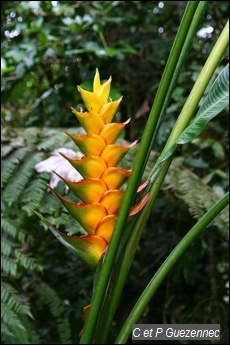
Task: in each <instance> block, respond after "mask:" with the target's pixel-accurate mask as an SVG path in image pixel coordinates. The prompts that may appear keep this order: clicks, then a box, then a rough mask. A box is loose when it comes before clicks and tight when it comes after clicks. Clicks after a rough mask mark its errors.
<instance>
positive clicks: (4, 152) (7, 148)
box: [1, 145, 14, 158]
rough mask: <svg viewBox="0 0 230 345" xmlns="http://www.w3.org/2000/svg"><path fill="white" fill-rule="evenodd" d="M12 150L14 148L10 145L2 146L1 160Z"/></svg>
mask: <svg viewBox="0 0 230 345" xmlns="http://www.w3.org/2000/svg"><path fill="white" fill-rule="evenodd" d="M13 150H14V148H13V146H11V145H6V146H2V147H1V158H5V157H6V156H7V155H8V154H9V153H10V152H12V151H13Z"/></svg>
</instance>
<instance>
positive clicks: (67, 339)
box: [35, 282, 72, 344]
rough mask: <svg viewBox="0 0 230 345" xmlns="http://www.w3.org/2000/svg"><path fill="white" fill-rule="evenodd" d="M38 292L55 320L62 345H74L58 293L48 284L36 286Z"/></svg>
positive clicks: (64, 309)
mask: <svg viewBox="0 0 230 345" xmlns="http://www.w3.org/2000/svg"><path fill="white" fill-rule="evenodd" d="M35 289H36V292H37V293H38V294H39V295H40V296H41V297H42V299H43V301H44V303H46V304H47V305H48V307H49V309H50V312H51V314H52V315H53V317H54V318H55V321H56V325H57V329H58V334H59V337H60V340H61V344H72V342H71V329H70V323H69V320H68V319H67V318H66V316H65V311H66V308H65V306H64V303H63V301H62V300H61V299H60V297H59V296H58V295H57V293H56V292H55V291H54V290H53V289H52V288H51V287H50V286H49V285H48V284H46V283H44V282H42V283H41V284H39V285H37V286H36V288H35Z"/></svg>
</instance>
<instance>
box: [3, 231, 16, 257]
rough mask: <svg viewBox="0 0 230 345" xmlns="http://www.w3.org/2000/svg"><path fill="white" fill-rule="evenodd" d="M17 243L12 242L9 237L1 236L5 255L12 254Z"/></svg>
mask: <svg viewBox="0 0 230 345" xmlns="http://www.w3.org/2000/svg"><path fill="white" fill-rule="evenodd" d="M14 246H15V243H13V242H11V241H10V240H9V239H7V238H4V237H3V236H2V237H1V254H2V255H4V256H10V254H11V252H12V249H13V247H14Z"/></svg>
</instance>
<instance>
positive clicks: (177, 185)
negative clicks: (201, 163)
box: [164, 160, 229, 234]
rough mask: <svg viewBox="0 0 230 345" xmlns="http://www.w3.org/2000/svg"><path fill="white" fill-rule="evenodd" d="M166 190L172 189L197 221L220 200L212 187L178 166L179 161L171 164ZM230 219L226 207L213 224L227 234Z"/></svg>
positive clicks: (166, 180) (166, 179)
mask: <svg viewBox="0 0 230 345" xmlns="http://www.w3.org/2000/svg"><path fill="white" fill-rule="evenodd" d="M165 188H171V189H172V190H173V192H174V193H175V195H176V196H177V197H178V198H179V199H182V200H184V202H185V203H186V204H187V205H188V209H189V212H190V213H191V215H192V216H193V217H195V218H197V219H200V218H201V217H202V216H203V215H204V213H205V212H206V211H208V210H209V209H210V208H211V207H212V206H213V205H214V204H215V203H216V202H217V201H218V199H219V198H218V195H217V194H216V193H215V192H214V191H213V189H212V188H211V187H210V186H208V185H207V184H205V183H204V182H203V181H202V179H200V178H199V177H198V176H197V175H195V174H194V173H193V172H191V171H190V170H188V169H186V168H185V167H183V166H182V165H180V164H178V162H177V160H175V161H174V162H173V163H172V164H171V168H170V170H169V174H168V175H167V176H166V178H165V186H164V189H165ZM228 219H229V218H228V207H226V208H225V209H224V210H223V211H222V212H221V213H220V214H219V215H218V216H217V217H216V218H215V219H214V221H213V224H215V225H216V226H217V227H218V228H219V230H220V231H222V232H223V233H225V234H227V232H228V226H229V220H228Z"/></svg>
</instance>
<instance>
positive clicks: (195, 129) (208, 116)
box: [151, 64, 229, 181]
mask: <svg viewBox="0 0 230 345" xmlns="http://www.w3.org/2000/svg"><path fill="white" fill-rule="evenodd" d="M228 103H229V64H227V66H226V67H225V68H224V69H223V70H222V71H221V73H220V74H219V76H218V77H217V78H216V80H215V82H214V84H213V85H212V87H211V89H210V91H209V93H208V95H207V97H206V98H205V100H204V102H203V104H202V106H201V108H200V110H199V111H198V113H197V115H196V117H195V119H194V120H193V121H192V123H191V124H190V125H189V126H188V127H187V128H186V129H185V130H184V131H183V132H182V134H181V135H180V136H179V137H178V138H177V140H176V141H175V142H174V143H173V144H172V145H171V147H170V148H169V149H168V150H167V151H166V152H164V153H163V154H162V155H161V156H160V157H159V159H158V161H157V163H156V165H155V168H154V169H153V171H152V172H151V181H153V180H154V178H155V177H156V175H157V174H158V172H159V168H160V167H161V165H162V163H163V162H165V161H166V159H167V158H169V157H170V156H171V155H172V154H173V152H174V151H175V149H176V147H177V145H179V144H180V145H182V144H187V143H189V142H190V141H192V140H193V139H195V138H196V137H197V136H198V135H200V133H201V132H202V131H203V129H204V128H205V126H206V125H207V123H208V122H209V121H210V120H212V119H213V118H214V117H215V116H217V115H218V114H219V113H220V112H221V111H222V110H223V109H224V108H225V107H226V106H227V105H228Z"/></svg>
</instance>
